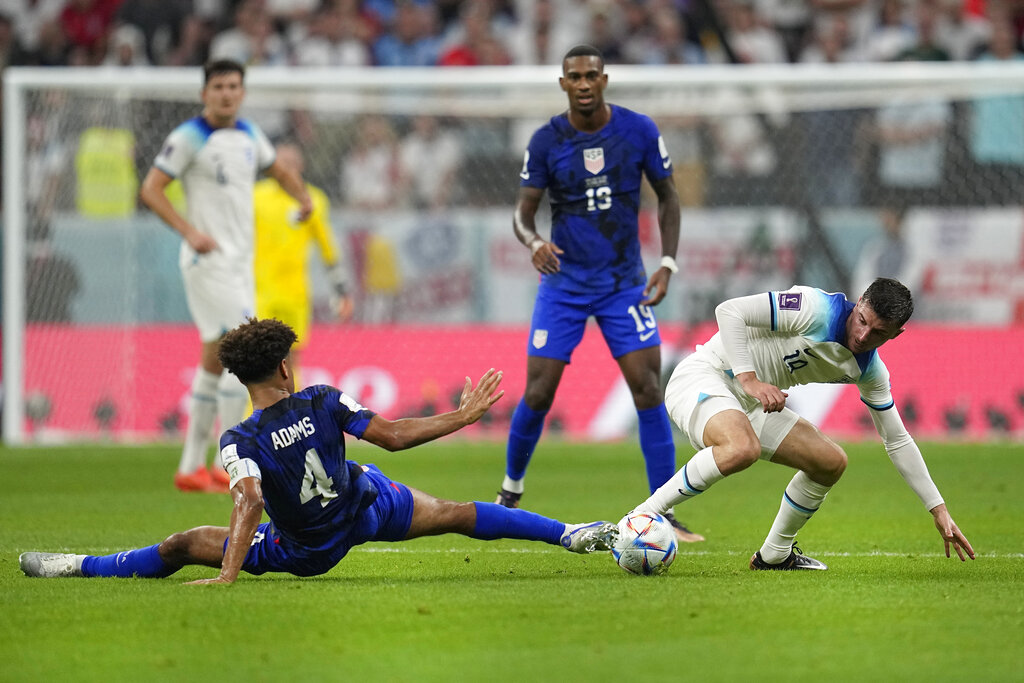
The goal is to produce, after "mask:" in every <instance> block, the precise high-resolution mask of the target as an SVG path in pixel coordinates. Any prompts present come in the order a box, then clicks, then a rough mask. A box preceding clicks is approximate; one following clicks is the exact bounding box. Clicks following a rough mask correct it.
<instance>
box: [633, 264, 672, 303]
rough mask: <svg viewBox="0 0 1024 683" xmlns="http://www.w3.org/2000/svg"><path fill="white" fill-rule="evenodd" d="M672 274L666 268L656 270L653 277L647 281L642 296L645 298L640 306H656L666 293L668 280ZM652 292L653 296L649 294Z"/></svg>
mask: <svg viewBox="0 0 1024 683" xmlns="http://www.w3.org/2000/svg"><path fill="white" fill-rule="evenodd" d="M670 275H672V272H671V271H670V270H669V269H668V268H658V269H657V270H656V271H654V275H652V276H651V279H650V280H648V282H647V286H646V287H645V288H644V296H645V297H647V298H646V299H644V300H643V301H641V302H640V305H641V306H657V305H658V304H659V303H661V300H662V299H664V298H665V294H666V293H668V279H669V276H670ZM651 292H653V294H652V293H651Z"/></svg>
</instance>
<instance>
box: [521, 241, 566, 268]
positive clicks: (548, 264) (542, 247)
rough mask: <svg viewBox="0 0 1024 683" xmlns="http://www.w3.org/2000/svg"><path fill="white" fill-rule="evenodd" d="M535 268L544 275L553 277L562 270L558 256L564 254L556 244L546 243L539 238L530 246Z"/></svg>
mask: <svg viewBox="0 0 1024 683" xmlns="http://www.w3.org/2000/svg"><path fill="white" fill-rule="evenodd" d="M530 253H531V254H532V257H531V259H532V261H533V267H534V268H536V269H537V270H539V271H540V272H542V273H546V274H548V275H551V274H552V273H557V272H558V271H559V270H561V268H562V262H561V261H559V260H558V254H564V253H565V252H563V251H562V250H561V249H560V248H559V247H558V245H557V244H555V243H554V242H545V241H544V240H542V239H540V238H539V237H538V238H537V239H535V240H534V241H533V244H531V245H530Z"/></svg>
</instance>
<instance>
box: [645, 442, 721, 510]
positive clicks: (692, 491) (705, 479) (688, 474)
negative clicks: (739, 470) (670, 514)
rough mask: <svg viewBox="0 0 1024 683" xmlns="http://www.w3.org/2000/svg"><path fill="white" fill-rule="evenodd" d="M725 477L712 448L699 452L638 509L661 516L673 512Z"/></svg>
mask: <svg viewBox="0 0 1024 683" xmlns="http://www.w3.org/2000/svg"><path fill="white" fill-rule="evenodd" d="M724 478H725V475H724V474H722V472H721V471H720V470H719V469H718V464H717V463H716V462H715V454H714V453H713V452H712V450H711V447H710V446H709V447H708V448H705V449H703V450H700V451H697V453H696V454H695V455H694V456H693V457H692V458H690V460H689V462H687V463H686V464H685V465H683V467H682V469H680V470H679V471H678V472H676V473H675V474H673V475H672V478H671V479H669V480H668V481H666V482H665V483H664V484H662V485H661V487H660V488H659V489H658V490H657V491H655V492H654V493H652V494H651V497H650V498H648V499H647V500H645V501H644V502H643V503H641V504H640V505H638V506H637V507H636V510H638V511H640V512H657V513H658V514H659V515H663V514H665V512H666V511H667V510H671V509H672V507H673V506H674V505H675V504H676V503H681V502H683V501H684V500H689V499H690V498H693V497H694V496H696V495H698V494H700V493H703V492H704V491H706V490H707V488H708V487H709V486H711V485H712V484H714V483H715V482H716V481H721V480H722V479H724Z"/></svg>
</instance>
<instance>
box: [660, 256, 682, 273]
mask: <svg viewBox="0 0 1024 683" xmlns="http://www.w3.org/2000/svg"><path fill="white" fill-rule="evenodd" d="M661 267H662V268H668V269H669V272H672V273H678V272H679V266H678V265H676V260H675V259H674V258H672V257H671V256H662V257H661Z"/></svg>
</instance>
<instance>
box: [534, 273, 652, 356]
mask: <svg viewBox="0 0 1024 683" xmlns="http://www.w3.org/2000/svg"><path fill="white" fill-rule="evenodd" d="M643 300H644V285H639V286H637V287H631V288H630V289H621V290H619V291H617V292H611V293H603V294H576V293H572V292H565V291H562V290H560V289H555V288H554V287H545V286H544V285H541V286H540V289H539V290H538V291H537V302H536V303H535V304H534V307H533V321H532V322H531V323H530V340H529V343H528V345H527V350H526V353H527V355H529V356H541V357H544V358H555V359H557V360H561V361H565V362H566V363H568V362H569V359H570V358H571V357H572V352H573V350H574V349H575V348H576V347H577V346H578V345H579V343H580V340H582V339H583V332H584V330H586V327H587V319H588V318H589V317H590V316H594V318H595V319H596V320H597V324H598V326H599V327H600V328H601V334H603V335H604V341H605V343H606V344H608V349H609V350H610V351H611V352H612V357H613V358H619V357H621V356H624V355H626V354H627V353H629V352H631V351H637V350H639V349H646V348H648V347H650V346H658V345H660V344H661V335H660V334H659V333H658V320H657V318H655V317H654V310H653V309H652V308H651V307H650V306H642V305H641V304H640V302H641V301H643Z"/></svg>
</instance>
